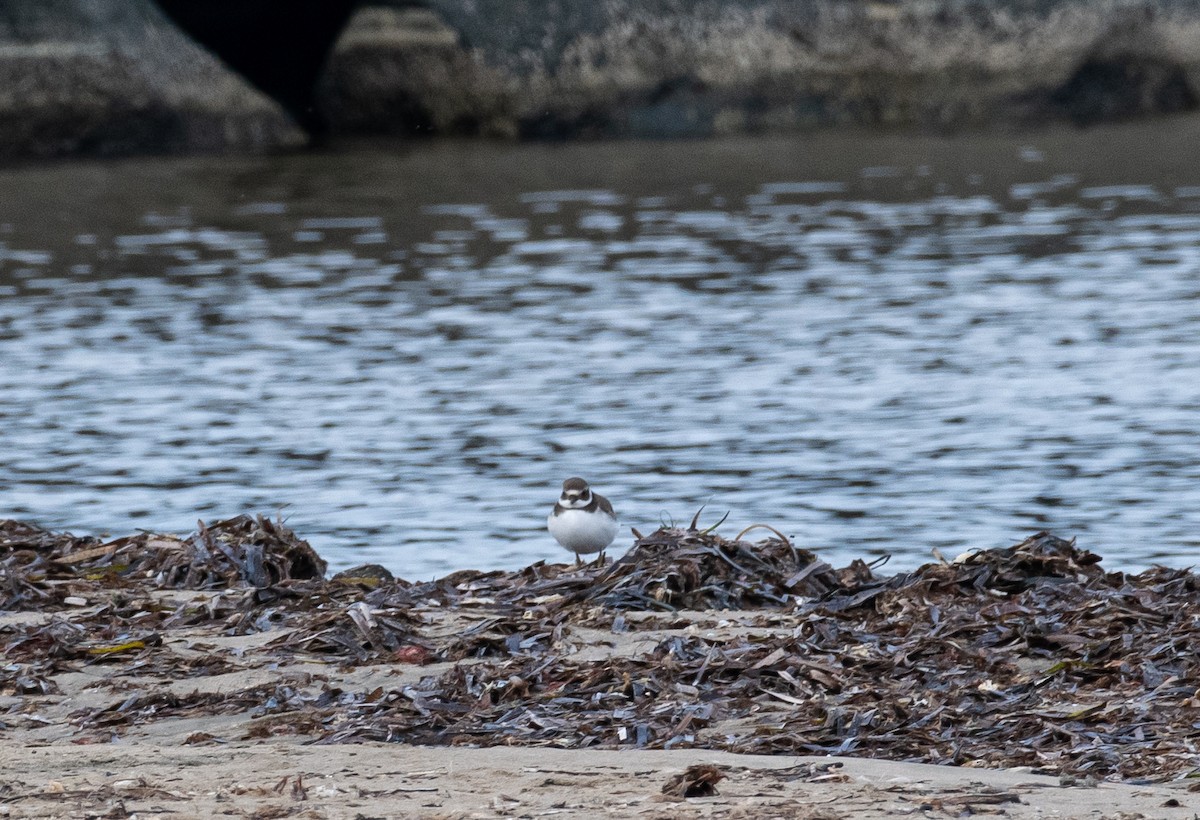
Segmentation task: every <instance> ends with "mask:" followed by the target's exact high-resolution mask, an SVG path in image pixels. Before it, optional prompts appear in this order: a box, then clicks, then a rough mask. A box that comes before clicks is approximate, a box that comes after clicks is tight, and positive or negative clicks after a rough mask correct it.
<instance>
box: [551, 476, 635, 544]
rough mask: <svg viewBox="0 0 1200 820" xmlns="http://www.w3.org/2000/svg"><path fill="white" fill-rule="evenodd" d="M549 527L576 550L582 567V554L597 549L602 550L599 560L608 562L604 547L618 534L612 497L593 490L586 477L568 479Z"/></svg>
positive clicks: (557, 539)
mask: <svg viewBox="0 0 1200 820" xmlns="http://www.w3.org/2000/svg"><path fill="white" fill-rule="evenodd" d="M546 527H547V529H549V530H550V534H551V535H553V536H554V540H556V541H558V543H559V544H561V545H562V546H563V547H565V548H566V549H569V550H570V551H571V552H573V553H575V563H576V565H577V566H582V565H583V558H582V557H581V556H584V555H591V554H592V553H595V552H598V553H600V557H599V559H598V560H599V561H600V562H603V561H604V548H605V547H607V546H608V545H609V544H611V543H612V542H613V539H614V538H616V537H617V514H616V513H615V512H613V508H612V504H610V503H608V499H607V498H605V497H604V496H602V495H600V494H599V493H594V492H592V488H591V487H589V486H588V483H587V482H586V481H584V480H583V479H582V478H578V477H575V478H568V479H567V480H566V481H564V482H563V488H562V495H561V496H559V499H558V503H557V504H555V505H554V512H552V513H550V517H549V518H547V519H546Z"/></svg>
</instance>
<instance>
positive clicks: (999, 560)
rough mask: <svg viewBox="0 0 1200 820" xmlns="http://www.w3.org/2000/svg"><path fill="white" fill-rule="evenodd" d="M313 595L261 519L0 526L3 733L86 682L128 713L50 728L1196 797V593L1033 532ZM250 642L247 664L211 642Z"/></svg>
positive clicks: (85, 733) (740, 550) (294, 551)
mask: <svg viewBox="0 0 1200 820" xmlns="http://www.w3.org/2000/svg"><path fill="white" fill-rule="evenodd" d="M323 574H324V564H323V562H322V561H321V560H320V558H319V557H318V556H317V555H316V554H315V553H314V552H313V551H312V549H311V547H309V546H308V544H307V543H305V542H303V541H302V540H300V539H299V538H297V537H296V536H295V534H294V533H292V532H291V531H290V530H289V529H288V528H287V527H286V526H284V525H283V524H282V523H280V522H271V521H269V520H267V519H264V518H261V517H259V518H251V517H249V516H241V517H238V518H235V519H231V520H229V521H226V522H221V523H219V524H213V525H211V526H203V525H201V527H200V528H199V529H198V531H197V532H196V533H194V534H193V535H191V536H190V537H188V538H186V539H179V538H173V537H168V536H157V535H150V534H143V535H138V536H133V537H131V538H124V539H117V540H116V541H111V542H108V543H101V542H99V541H96V540H95V539H87V538H82V539H79V538H74V537H72V536H69V535H62V534H54V533H49V532H46V531H44V530H40V529H38V528H36V527H33V526H32V525H28V524H22V523H19V522H0V610H10V611H12V612H24V613H27V614H26V615H24V616H21V617H17V618H13V619H10V620H6V619H4V618H3V617H0V647H2V648H3V653H4V663H3V666H0V695H7V696H10V697H15V698H16V701H15V702H11V701H10V702H9V705H8V707H7V712H5V711H0V732H3V731H5V729H4V726H5V724H12V725H17V724H19V723H20V720H21V716H22V715H25V714H27V713H29V712H30V711H31V710H33V709H35V708H36V709H40V710H41V712H42V713H43V714H44V713H45V709H46V700H47V699H53V698H54V696H55V694H56V693H57V692H58V691H59V685H60V682H61V681H63V680H64V678H63V677H62V675H63V674H64V673H67V672H70V671H73V670H78V669H80V668H82V667H84V666H91V667H94V668H96V667H104V668H105V669H106V670H107V671H109V678H108V679H107V680H106V683H105V684H104V685H107V686H109V687H110V688H111V689H112V690H113V691H114V693H115V692H118V691H119V692H120V697H119V698H118V699H114V700H113V701H112V702H110V703H106V704H105V705H104V706H103V707H101V708H92V709H88V710H80V711H76V712H73V713H71V714H69V715H68V716H66V719H67V720H68V721H69V723H70V724H71V725H73V726H75V727H77V729H76V731H77V732H78V733H79V734H80V736H81V737H85V738H88V739H90V742H96V741H99V740H106V739H111V738H112V737H113V736H120V735H121V734H122V733H125V732H130V731H136V729H137V727H138V726H139V725H140V724H142V723H145V722H148V721H159V720H165V719H169V718H171V717H173V716H174V717H178V716H195V715H197V714H201V715H203V714H236V713H245V714H246V715H247V716H248V718H249V720H250V721H251V725H250V726H248V727H247V728H246V730H245V734H244V735H243V736H244V737H262V736H266V735H278V734H294V735H298V736H301V737H304V738H306V739H308V740H310V741H312V742H318V743H342V742H360V741H363V740H387V741H400V742H408V743H423V744H473V745H496V744H518V745H553V746H560V747H623V746H630V747H643V748H681V747H693V748H695V747H701V748H715V749H725V750H730V751H736V752H755V753H787V754H805V753H815V754H841V755H861V756H871V757H882V758H889V759H895V760H909V761H920V762H935V763H945V764H955V765H967V766H1017V765H1027V766H1031V767H1033V768H1034V769H1036V770H1038V771H1045V772H1050V773H1061V774H1071V775H1079V776H1085V777H1095V778H1145V779H1153V780H1157V779H1171V778H1178V777H1186V776H1195V775H1197V774H1200V767H1198V761H1200V758H1198V757H1197V748H1196V742H1197V741H1196V738H1197V736H1198V735H1200V732H1198V729H1200V691H1198V687H1200V665H1198V661H1197V659H1196V655H1195V653H1194V651H1193V647H1194V646H1195V645H1196V643H1197V640H1198V639H1200V619H1198V618H1197V617H1196V616H1195V614H1194V613H1196V612H1198V611H1200V608H1198V607H1200V577H1198V576H1196V575H1194V574H1193V573H1191V572H1190V571H1187V570H1172V569H1166V568H1162V567H1155V568H1151V569H1149V570H1147V571H1145V572H1143V573H1140V574H1137V575H1128V574H1125V573H1116V572H1114V573H1110V572H1105V571H1104V570H1103V568H1102V567H1101V562H1100V558H1099V557H1098V556H1096V555H1094V554H1092V553H1089V552H1087V551H1085V550H1082V549H1079V548H1078V547H1076V546H1075V544H1074V542H1072V541H1065V540H1062V539H1060V538H1057V537H1055V536H1053V535H1050V534H1047V533H1039V534H1037V535H1035V536H1032V537H1031V538H1029V539H1026V540H1025V541H1023V542H1021V543H1020V544H1017V545H1015V546H1012V547H1008V548H1004V549H994V550H987V551H981V552H976V553H972V554H968V555H965V556H963V557H962V558H960V559H959V560H957V561H955V562H954V563H946V562H938V563H932V564H928V565H925V566H923V567H921V568H920V569H918V570H916V571H914V572H910V573H905V574H899V575H895V576H892V577H888V578H880V577H876V576H875V575H874V574H873V572H872V569H871V567H869V566H867V565H866V564H864V563H862V562H861V561H856V562H854V563H853V564H851V565H850V566H849V567H846V568H843V569H834V568H832V567H830V566H829V565H828V564H826V563H825V562H823V561H821V560H820V559H819V558H818V557H817V556H816V555H815V554H813V553H811V552H808V551H805V550H800V549H797V548H795V547H794V546H793V545H792V544H790V543H789V542H788V541H787V540H786V539H784V538H782V537H781V536H780V537H774V538H770V539H766V540H763V541H759V542H757V543H750V542H748V541H744V540H741V539H740V537H739V538H733V539H726V538H723V537H721V536H719V535H716V534H715V533H714V532H712V531H708V530H706V531H701V530H699V529H697V528H696V526H695V522H693V525H692V526H691V527H688V528H670V529H660V530H659V531H657V532H655V533H652V534H650V535H648V536H645V537H642V536H639V537H638V540H637V542H636V543H635V544H634V546H633V548H632V549H631V550H630V551H629V552H628V553H627V554H626V555H625V556H624V557H623V558H621V559H620V560H618V561H616V562H615V563H613V564H611V565H609V566H607V567H589V568H585V569H582V570H579V569H575V568H573V567H569V566H567V565H546V564H543V563H538V564H534V565H532V566H530V567H526V568H525V569H523V570H519V571H516V572H507V573H506V572H491V573H481V572H460V573H455V574H452V575H450V576H447V577H446V578H442V579H439V580H437V581H432V582H428V583H409V582H407V581H403V580H400V579H394V578H392V577H391V576H390V575H389V574H388V573H387V572H386V570H382V569H381V568H378V567H360V568H356V569H355V570H351V571H348V572H346V573H341V574H339V575H338V576H335V577H334V578H332V579H325V578H324V577H323ZM35 613H36V614H35ZM256 633H264V638H265V640H259V641H255V642H253V643H252V644H250V645H249V646H248V647H247V648H245V649H243V650H241V651H239V652H237V653H233V652H228V651H225V652H223V651H220V650H217V649H216V648H206V646H207V645H206V644H205V643H204V638H205V636H237V635H250V634H256ZM180 635H183V636H186V638H187V641H186V643H187V644H188V646H189V647H190V648H189V649H187V650H186V651H185V649H183V648H181V644H182V643H184V641H182V640H178V639H175V638H177V637H178V636H180ZM312 662H318V663H321V664H322V665H323V666H322V668H324V669H326V670H329V671H328V672H327V673H324V674H320V675H315V676H314V675H307V676H300V677H299V678H296V677H295V676H292V677H288V676H287V675H286V674H285V673H283V672H281V673H280V674H279V680H278V681H277V682H276V683H273V684H264V683H262V680H261V679H259V680H257V681H255V682H254V685H247V686H246V687H244V688H242V689H236V688H235V689H233V690H230V689H229V688H228V687H225V688H222V689H220V690H219V691H215V692H202V691H200V689H199V684H197V688H196V690H195V691H193V692H191V693H190V694H189V693H188V692H187V691H183V690H180V688H179V686H178V685H174V686H173V688H172V687H169V686H167V685H166V683H164V682H167V683H172V684H177V683H178V682H180V681H190V680H197V681H200V680H202V679H203V678H204V677H205V676H213V675H221V674H226V673H228V672H231V671H240V670H245V669H266V668H275V667H274V666H273V665H279V667H280V668H281V669H283V670H286V669H287V664H288V663H293V664H298V663H312ZM427 665H432V666H429V668H428V669H425V668H424V667H426V666H427ZM373 669H379V670H380V674H379V675H377V676H375V677H374V678H372V679H371V680H370V683H367V684H362V683H359V684H351V683H349V681H350V680H351V679H352V678H353V675H355V674H358V675H359V677H358V678H353V679H355V680H359V681H362V680H365V678H363V677H362V673H363V672H366V673H370V672H371V671H372V670H373ZM355 670H360V671H359V672H355ZM139 676H140V677H141V678H142V679H143V680H144V681H146V682H145V683H142V684H141V685H138V683H137V680H138V678H139ZM130 687H132V688H133V689H134V691H133V693H132V694H130V693H129V692H128V691H127V690H128V689H130ZM0 702H4V701H0ZM268 718H270V719H271V720H269V721H268ZM225 739H228V738H225ZM215 740H216V739H215V738H213V737H212V736H210V735H206V734H204V733H200V734H199V735H197V736H196V737H194V738H190V739H189V742H208V741H215ZM77 742H78V741H77Z"/></svg>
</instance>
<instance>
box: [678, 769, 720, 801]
mask: <svg viewBox="0 0 1200 820" xmlns="http://www.w3.org/2000/svg"><path fill="white" fill-rule="evenodd" d="M724 779H725V772H724V771H722V770H721V767H720V766H714V765H713V764H711V763H698V764H696V765H694V766H688V767H687V770H686V771H684V772H682V773H681V774H677V775H673V776H672V777H671V779H670V780H668V781H667V782H666V785H664V786H663V787H662V793H663V794H665V795H667V796H668V797H676V798H687V797H712V796H713V795H715V794H719V793H720V792H718V791H717V784H718V783H720V782H721V781H722V780H724Z"/></svg>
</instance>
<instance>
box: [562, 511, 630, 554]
mask: <svg viewBox="0 0 1200 820" xmlns="http://www.w3.org/2000/svg"><path fill="white" fill-rule="evenodd" d="M546 526H547V527H549V528H550V534H551V535H553V536H554V540H556V541H558V543H560V544H562V545H563V546H564V547H566V548H567V549H569V550H571V551H572V552H576V553H589V552H599V551H600V550H602V549H604V548H605V547H607V546H608V545H609V544H611V543H612V542H613V539H614V538H616V537H617V519H616V518H613V517H612V516H610V515H605V514H604V513H586V512H583V511H582V510H566V511H565V512H562V513H559V514H558V515H551V516H550V517H549V518H548V519H547V520H546Z"/></svg>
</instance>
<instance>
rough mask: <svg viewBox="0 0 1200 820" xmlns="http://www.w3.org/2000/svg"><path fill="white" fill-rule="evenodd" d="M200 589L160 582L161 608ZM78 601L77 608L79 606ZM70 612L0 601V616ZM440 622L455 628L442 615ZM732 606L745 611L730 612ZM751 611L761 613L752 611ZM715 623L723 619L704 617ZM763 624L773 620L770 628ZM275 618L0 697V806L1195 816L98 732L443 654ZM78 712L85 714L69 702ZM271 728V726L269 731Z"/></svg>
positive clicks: (945, 771)
mask: <svg viewBox="0 0 1200 820" xmlns="http://www.w3.org/2000/svg"><path fill="white" fill-rule="evenodd" d="M207 594H210V593H197V592H190V591H176V592H164V593H161V594H160V598H161V600H162V602H163V604H164V605H176V604H178V603H180V602H182V601H191V602H193V603H194V602H195V601H196V600H197V599H198V598H200V597H203V596H205V595H207ZM87 609H88V608H87V607H81V608H80V610H79V611H78V612H76V613H74V616H75V618H74V619H75V620H77V621H82V620H85V618H86V614H87ZM71 615H72V613H65V614H64V613H57V614H46V613H33V612H27V613H9V614H0V627H3V626H6V625H13V624H18V623H23V624H38V623H46V622H48V621H49V620H50V619H51V618H58V619H64V618H70V617H71ZM720 615H721V616H724V618H723V619H721V618H718V616H717V613H702V612H701V613H693V614H692V616H691V617H692V618H693V619H694V620H696V621H697V623H704V622H707V624H709V626H707V627H705V631H706V634H707V633H709V632H712V631H713V630H723V631H724V632H726V633H728V635H729V636H730V637H731V638H732V637H733V636H735V635H736V634H738V633H743V634H744V633H745V631H746V630H751V629H754V630H760V631H761V630H763V629H764V627H762V626H747V625H746V623H745V622H746V621H749V620H754V618H753V617H752V614H751V613H741V614H740V616H741V617H740V618H739V619H735V620H732V621H731V620H729V619H728V615H729V613H720ZM446 618H447V621H446V628H447V629H455V628H457V627H456V625H455V614H454V613H452V612H447V615H446ZM742 619H745V621H742V622H739V621H741V620H742ZM757 623H760V624H761V623H762V619H761V618H759V619H758V620H757ZM713 624H720V625H719V626H713ZM768 631H769V629H768ZM665 632H666V631H664V630H649V631H639V632H636V633H630V634H627V635H622V636H616V635H613V634H612V633H606V635H605V636H603V640H601V637H602V636H600V635H599V634H597V635H589V633H588V632H587V631H586V630H580V631H579V632H577V633H576V634H575V635H574V641H573V651H574V652H576V653H577V654H579V655H580V656H598V657H604V656H608V657H613V656H619V655H625V654H631V653H636V652H638V651H642V650H644V648H645V647H646V646H648V645H652V644H653V642H655V641H658V640H661V639H662V638H663V634H665ZM278 637H280V634H279V631H278V630H269V631H266V632H262V633H257V634H252V635H243V636H223V635H220V634H216V633H215V632H214V630H213V629H212V628H211V627H195V628H193V629H183V630H179V631H178V632H177V633H171V634H167V635H164V640H163V645H162V651H169V652H172V653H175V654H178V655H188V654H189V653H192V654H194V655H195V656H196V657H201V656H204V655H208V656H212V655H214V654H215V655H219V656H221V657H222V658H224V659H226V661H227V662H228V663H229V664H232V665H233V666H235V667H236V668H233V669H232V670H229V669H228V668H227V669H226V671H221V672H219V673H217V674H211V675H207V676H204V675H200V676H197V677H191V678H187V679H183V680H164V679H161V678H156V677H154V676H153V675H150V674H145V673H142V672H139V669H138V667H137V664H136V663H129V662H123V661H120V660H117V659H109V660H106V661H103V662H99V661H98V662H95V663H87V664H83V665H82V666H80V667H79V668H77V669H75V670H74V671H64V672H61V673H59V674H57V675H56V676H55V677H54V682H55V684H56V685H57V686H58V691H57V692H56V693H53V694H46V695H41V696H36V695H28V694H24V695H4V696H0V817H70V818H85V817H88V818H91V817H117V818H119V817H132V816H137V817H218V816H230V817H254V818H270V817H311V818H371V817H427V818H439V817H441V818H469V817H552V816H553V817H564V818H567V817H649V818H674V817H744V818H767V817H789V818H810V819H811V820H818V819H822V820H832V819H833V818H847V820H849V818H874V817H901V816H910V817H959V816H968V815H972V814H988V815H997V816H1003V817H1009V818H1034V817H1039V818H1040V817H1078V818H1102V817H1104V818H1135V817H1145V818H1164V819H1166V820H1170V819H1171V818H1181V820H1182V818H1194V817H1195V816H1196V815H1197V813H1198V812H1200V793H1193V792H1189V791H1188V790H1187V787H1186V782H1187V781H1180V782H1177V783H1173V784H1168V785H1133V784H1127V783H1120V784H1118V783H1110V782H1102V783H1088V782H1085V781H1077V780H1073V779H1071V778H1065V779H1061V780H1060V779H1059V778H1057V777H1047V776H1042V775H1036V774H1033V773H1031V772H1029V771H1028V770H1019V769H1014V770H995V769H982V768H961V767H960V768H955V767H950V766H933V765H919V764H910V763H902V762H891V761H882V760H869V759H850V758H835V757H794V756H777V757H765V756H755V755H734V754H727V753H722V752H714V751H703V750H694V749H687V750H674V751H646V750H637V749H630V750H620V751H614V750H567V749H560V748H553V747H533V748H527V747H522V748H515V747H492V748H466V747H436V748H434V747H418V746H410V745H404V744H400V743H373V742H369V743H361V744H343V745H316V744H315V743H314V741H315V740H316V738H317V736H318V733H316V732H298V733H296V727H294V726H287V727H286V729H287V731H288V732H289V733H288V734H277V733H275V732H274V730H273V728H272V727H273V726H280V724H286V723H287V722H288V721H289V720H292V719H294V716H293V715H291V714H289V713H286V712H285V713H284V714H280V715H271V714H265V715H264V714H263V713H262V711H261V710H254V709H247V710H245V711H242V712H236V713H233V714H228V713H205V712H204V711H203V710H192V711H187V710H184V713H183V714H174V713H171V714H164V715H163V716H162V717H161V718H158V717H156V716H154V715H149V716H143V717H141V718H139V719H138V720H137V721H135V722H133V723H132V724H127V725H126V724H123V725H121V726H120V727H119V728H113V729H111V730H106V729H105V728H104V725H103V722H102V721H100V722H99V725H98V723H97V721H96V719H95V714H96V710H98V709H103V708H109V709H112V708H115V707H116V705H118V704H120V703H121V702H122V700H123V699H125V698H127V697H129V696H131V695H136V694H138V693H145V692H155V693H164V692H166V693H177V694H180V695H183V694H187V693H190V692H196V691H199V692H233V691H237V690H241V689H244V688H246V687H249V686H253V685H255V684H256V683H262V682H271V683H279V682H287V683H289V684H290V685H292V686H294V687H296V688H298V689H305V690H319V689H320V688H321V687H332V688H340V689H344V690H346V691H362V690H363V689H365V688H370V687H373V686H384V687H387V688H396V687H398V686H402V685H403V684H404V683H405V682H406V681H413V682H415V681H416V680H418V679H419V678H420V677H422V676H425V675H429V674H437V673H438V671H439V669H441V668H442V667H448V666H449V664H430V665H426V666H417V665H411V664H407V665H406V664H394V663H385V664H375V665H365V666H357V667H352V668H345V667H339V666H337V665H335V664H331V663H321V662H317V661H315V660H314V661H313V662H306V661H297V662H294V663H292V662H289V663H287V664H278V663H274V662H271V661H270V659H269V656H266V655H264V654H262V653H256V652H255V651H254V649H255V647H256V646H261V645H262V644H264V643H266V642H268V641H271V640H274V639H276V638H278ZM85 714H88V715H90V716H91V717H90V718H89V722H88V723H87V725H86V726H85V725H84V721H83V720H82V719H81V717H80V716H81V715H85ZM281 728H282V727H281ZM699 763H711V764H715V765H717V766H720V767H723V770H724V771H725V774H726V779H725V780H724V781H722V782H721V783H720V784H719V785H718V786H717V789H718V792H719V793H718V794H716V795H712V796H707V797H695V798H689V799H685V800H681V799H671V798H667V797H665V796H664V795H663V793H662V790H663V787H664V785H666V784H667V783H668V781H669V780H670V779H671V778H672V776H674V775H677V774H680V773H682V772H683V771H684V770H685V769H686V768H687V767H688V766H691V765H693V764H699Z"/></svg>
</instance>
